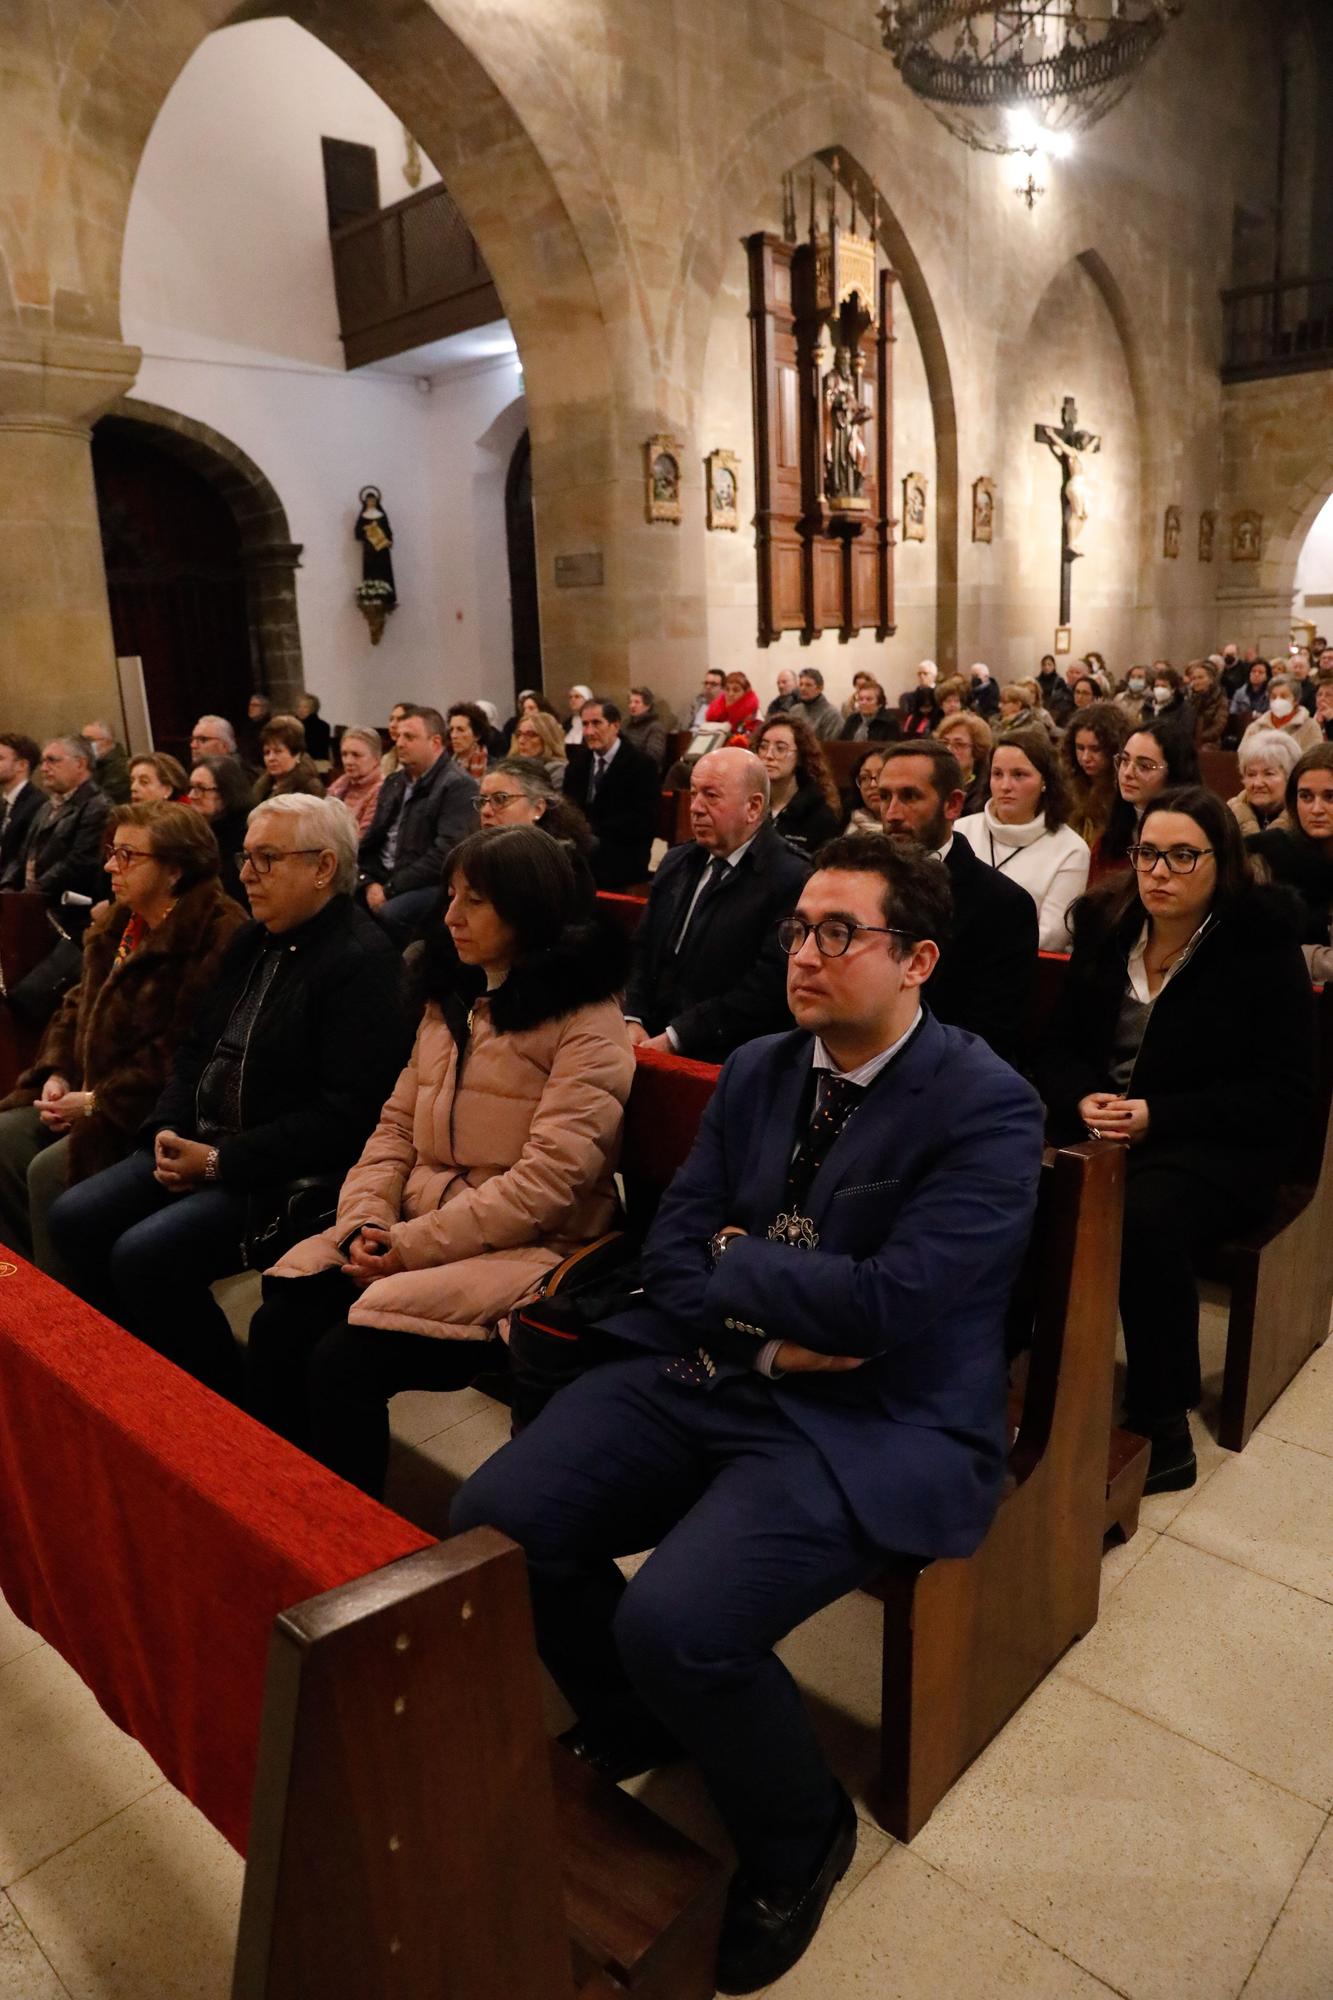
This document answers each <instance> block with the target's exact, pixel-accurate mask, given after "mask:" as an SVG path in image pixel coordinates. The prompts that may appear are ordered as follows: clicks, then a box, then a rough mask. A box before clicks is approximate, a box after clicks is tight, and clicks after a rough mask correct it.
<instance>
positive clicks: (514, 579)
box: [505, 431, 542, 696]
mask: <svg viewBox="0 0 1333 2000" xmlns="http://www.w3.org/2000/svg"><path fill="white" fill-rule="evenodd" d="M505 538H506V541H507V544H508V549H509V615H510V618H511V620H512V623H513V629H514V694H515V696H517V695H518V692H519V690H520V688H539V687H540V686H541V684H542V635H541V622H540V618H539V615H538V609H537V532H536V524H535V522H534V520H533V514H532V440H531V438H530V437H529V435H528V433H527V432H526V431H524V433H523V435H522V437H521V438H520V439H519V441H518V443H517V444H516V445H515V446H514V455H513V457H512V458H511V459H510V461H509V471H508V474H507V476H506V478H505Z"/></svg>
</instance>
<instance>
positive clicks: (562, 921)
mask: <svg viewBox="0 0 1333 2000" xmlns="http://www.w3.org/2000/svg"><path fill="white" fill-rule="evenodd" d="M449 870H450V872H449V902H448V907H447V909H446V911H445V916H444V923H445V927H446V929H447V931H448V934H449V937H448V943H447V948H441V949H439V950H438V951H437V952H435V953H432V951H431V947H430V943H429V942H428V945H427V964H426V988H427V1002H426V1007H425V1011H424V1013H423V1015H422V1020H421V1026H420V1028H419V1030H418V1032H417V1039H416V1046H415V1047H414V1049H413V1051H412V1057H411V1060H410V1061H409V1063H408V1065H407V1068H406V1069H405V1070H404V1071H403V1073H402V1075H401V1077H400V1078H399V1080H398V1085H397V1088H396V1089H395V1090H394V1093H393V1095H392V1097H391V1098H390V1099H389V1101H388V1103H387V1104H386V1105H385V1106H384V1109H383V1112H382V1113H381V1116H380V1122H379V1125H378V1126H377V1127H376V1129H375V1131H374V1132H373V1133H372V1134H371V1136H370V1138H369V1140H368V1141H367V1143H366V1147H365V1150H364V1152H363V1153H362V1155H361V1158H360V1160H359V1161H358V1163H357V1165H356V1166H355V1167H353V1169H352V1171H351V1173H350V1174H349V1175H348V1176H347V1179H346V1180H345V1181H344V1183H343V1186H342V1192H341V1194H340V1196H339V1200H338V1213H337V1217H336V1220H335V1221H334V1223H333V1225H332V1227H331V1228H329V1229H327V1230H325V1231H324V1232H323V1234H321V1235H319V1236H311V1237H308V1238H307V1239H306V1241H305V1242H304V1243H298V1244H297V1245H296V1247H295V1249H294V1250H292V1251H290V1252H289V1254H288V1255H287V1256H286V1257H284V1258H283V1259H282V1261H281V1262H280V1263H279V1264H277V1265H275V1267H274V1268H273V1270H271V1271H270V1272H268V1273H267V1274H266V1276H265V1279H264V1303H263V1305H262V1306H261V1307H260V1309H259V1311H258V1313H257V1314H256V1315H255V1318H254V1322H253V1324H252V1326H251V1328H250V1343H249V1368H250V1406H251V1408H252V1410H253V1411H254V1414H255V1415H256V1416H258V1417H259V1418H261V1419H262V1421H263V1422H265V1423H267V1424H270V1425H271V1426H272V1428H273V1429H274V1430H277V1431H280V1432H281V1433H282V1434H283V1436H285V1437H288V1438H291V1439H292V1441H293V1442H294V1443H297V1444H300V1445H303V1446H304V1447H305V1448H306V1449H307V1450H308V1451H310V1452H311V1453H312V1455H313V1456H314V1457H316V1458H318V1459H320V1460H321V1461H322V1462H323V1463H324V1464H325V1465H328V1466H331V1467H332V1469H333V1470H334V1471H335V1472H338V1473H341V1474H342V1476H343V1478H345V1479H348V1480H350V1481H351V1482H352V1484H353V1485H356V1486H360V1487H362V1488H363V1489H364V1491H366V1492H367V1493H372V1494H374V1493H378V1492H379V1491H380V1489H381V1487H382V1486H383V1483H384V1474H385V1468H386V1465H387V1462H388V1452H389V1412H388V1405H389V1399H390V1397H392V1396H395V1395H396V1394H397V1393H398V1391H399V1390H400V1389H458V1388H461V1387H463V1386H464V1385H465V1384H466V1383H467V1382H470V1381H471V1379H472V1377H473V1376H474V1375H475V1374H476V1373H477V1372H478V1370H479V1369H481V1368H482V1367H484V1366H485V1365H486V1363H487V1362H488V1361H489V1360H492V1359H493V1352H492V1343H493V1340H494V1336H495V1328H496V1324H497V1322H498V1321H499V1320H501V1319H502V1318H503V1317H504V1316H505V1314H507V1313H508V1312H510V1311H511V1310H512V1308H513V1307H514V1306H515V1305H516V1304H517V1303H518V1301H519V1300H520V1299H523V1298H526V1297H527V1296H528V1295H529V1294H530V1293H531V1292H532V1291H533V1289H534V1287H535V1286H536V1285H537V1284H538V1283H539V1282H540V1280H541V1279H542V1278H543V1277H545V1275H546V1273H547V1272H548V1271H550V1270H551V1269H552V1268H553V1267H554V1266H555V1265H556V1264H558V1263H559V1262H560V1261H561V1260H562V1259H563V1258H565V1257H568V1256H569V1255H570V1254H571V1253H572V1252H573V1251H575V1250H577V1249H578V1248H580V1246H581V1245H583V1244H587V1243H591V1242H593V1241H594V1240H595V1239H596V1238H597V1237H598V1236H601V1235H603V1234H604V1233H605V1231H606V1230H607V1229H609V1228H610V1226H611V1224H612V1222H613V1220H614V1218H615V1215H616V1194H615V1185H614V1181H613V1178H612V1177H613V1174H614V1172H615V1164H616V1155H617V1153H618V1151H619V1148H620V1134H621V1127H622V1124H623V1122H624V1109H625V1100H626V1099H627V1097H628V1096H629V1087H630V1083H631V1080H632V1079H633V1075H634V1057H633V1053H632V1051H631V1048H630V1040H629V1031H628V1029H627V1028H626V1026H625V1022H624V1019H623V1017H622V1015H621V1012H620V1007H619V1004H618V1002H617V999H616V994H617V992H618V991H619V989H620V987H621V986H622V985H623V984H624V978H625V948H624V946H623V943H622V942H621V941H620V939H619V936H618V934H617V933H616V931H615V930H614V928H613V927H611V926H607V927H605V928H602V927H597V926H594V925H592V924H590V923H587V922H585V921H584V919H583V904H582V900H581V897H580V892H579V885H578V881H577V877H576V874H575V870H574V867H573V865H572V863H571V861H570V858H569V856H568V854H567V853H566V852H565V851H564V849H563V848H562V847H561V845H560V844H559V843H558V842H557V841H554V840H550V839H548V838H547V836H546V835H545V834H544V833H542V832H541V830H540V829H539V828H538V827H535V826H505V827H496V828H492V829H490V830H488V831H485V832H481V833H475V834H472V835H470V836H469V837H468V839H466V840H465V841H463V842H462V843H461V844H460V845H459V846H458V847H456V848H455V849H454V852H453V855H452V856H451V858H450V863H449Z"/></svg>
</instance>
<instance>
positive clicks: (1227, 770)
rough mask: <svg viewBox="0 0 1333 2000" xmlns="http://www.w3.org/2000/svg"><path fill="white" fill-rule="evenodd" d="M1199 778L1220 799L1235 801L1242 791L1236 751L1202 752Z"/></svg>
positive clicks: (1200, 754)
mask: <svg viewBox="0 0 1333 2000" xmlns="http://www.w3.org/2000/svg"><path fill="white" fill-rule="evenodd" d="M1199 776H1200V778H1201V779H1202V780H1203V782H1204V784H1205V785H1207V787H1208V789H1209V791H1210V792H1216V793H1217V796H1218V798H1219V799H1234V798H1235V796H1236V794H1237V792H1238V791H1239V790H1240V761H1239V759H1238V758H1237V756H1236V753H1235V751H1234V750H1201V751H1200V752H1199Z"/></svg>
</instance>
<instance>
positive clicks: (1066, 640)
mask: <svg viewBox="0 0 1333 2000" xmlns="http://www.w3.org/2000/svg"><path fill="white" fill-rule="evenodd" d="M1055 650H1056V652H1057V653H1072V652H1073V650H1074V628H1073V627H1072V625H1057V626H1056V628H1055Z"/></svg>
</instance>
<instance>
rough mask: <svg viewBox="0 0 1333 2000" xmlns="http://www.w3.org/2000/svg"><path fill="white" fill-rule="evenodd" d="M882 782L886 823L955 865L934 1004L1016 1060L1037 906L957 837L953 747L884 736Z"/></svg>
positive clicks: (961, 794)
mask: <svg viewBox="0 0 1333 2000" xmlns="http://www.w3.org/2000/svg"><path fill="white" fill-rule="evenodd" d="M878 782H879V810H880V818H881V820H882V822H883V826H884V831H885V832H886V833H887V834H890V835H893V836H899V837H905V838H908V839H911V840H913V841H915V842H916V843H917V845H918V846H921V847H924V848H925V850H926V852H927V853H928V854H934V855H936V856H937V857H938V858H939V860H941V861H942V862H943V863H944V866H945V867H946V868H947V870H948V871H949V884H950V887H951V889H952V891H953V924H952V928H951V931H950V937H949V942H948V944H947V945H946V946H945V947H944V950H943V951H942V953H941V956H940V963H939V967H938V969H937V971H936V973H935V975H934V977H933V978H932V980H931V982H930V992H929V994H928V996H927V997H928V999H929V1002H930V1011H931V1013H932V1014H934V1016H935V1017H936V1019H937V1020H940V1021H947V1022H949V1023H950V1025H951V1026H953V1027H955V1028H968V1029H970V1030H971V1032H972V1033H973V1034H974V1035H980V1036H981V1038H982V1040H983V1041H985V1042H989V1043H990V1045H991V1047H992V1048H993V1049H994V1051H995V1053H996V1055H1000V1056H1003V1057H1004V1058H1005V1060H1006V1062H1008V1061H1011V1060H1012V1059H1013V1058H1014V1057H1015V1056H1016V1055H1017V1053H1018V1050H1019V1048H1020V1046H1021V1043H1022V1039H1023V1030H1024V1026H1025V1024H1026V1021H1027V1017H1028V1011H1029V1009H1030V1007H1031V1005H1032V991H1033V987H1034V985H1035V983H1036V977H1037V949H1038V930H1037V906H1036V904H1035V903H1034V902H1033V900H1032V898H1031V896H1029V895H1028V893H1027V891H1026V890H1025V889H1020V888H1019V887H1018V885H1017V883H1015V882H1010V881H1009V880H1008V879H1007V878H1006V877H1005V876H1004V875H1003V874H1002V873H1001V872H1000V870H999V869H997V868H987V866H986V864H985V862H984V861H981V860H979V859H978V857H977V855H976V854H974V853H973V851H972V849H971V848H970V847H969V846H968V844H967V842H966V841H965V840H955V839H954V832H953V828H954V821H955V820H956V819H957V818H958V816H959V814H960V813H962V812H963V811H964V809H965V805H966V788H965V786H964V784H963V774H962V771H961V770H960V768H959V764H958V759H957V758H956V757H955V756H954V754H953V752H952V751H951V750H946V749H945V747H944V745H943V744H942V743H933V742H931V741H930V740H929V739H928V738H927V739H922V740H919V741H917V742H914V743H902V744H898V743H891V744H888V745H887V746H886V748H885V753H884V762H883V764H882V765H881V766H880V773H879V781H878Z"/></svg>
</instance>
